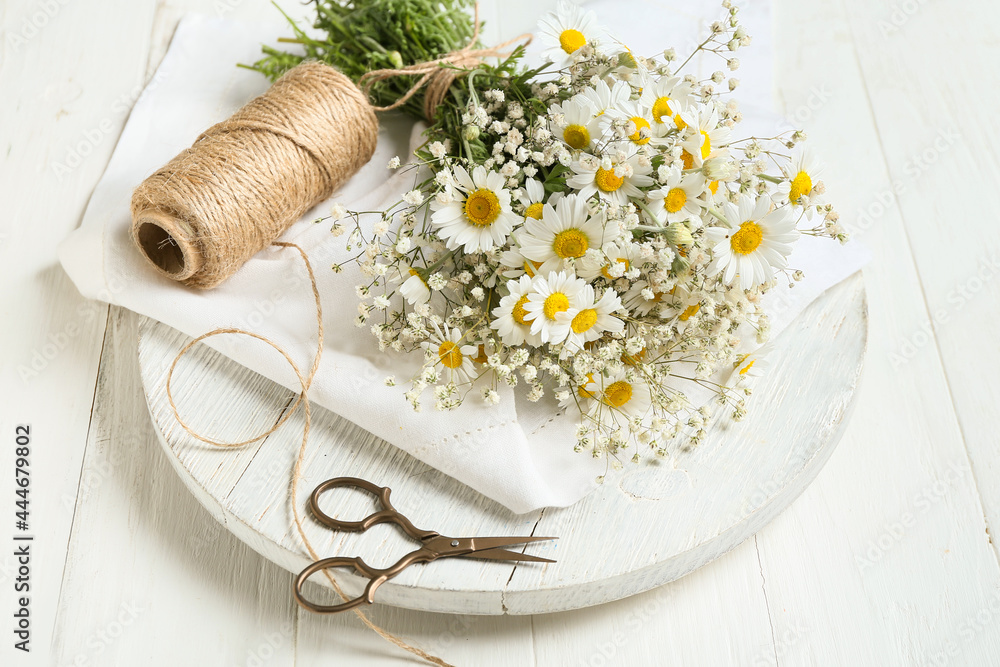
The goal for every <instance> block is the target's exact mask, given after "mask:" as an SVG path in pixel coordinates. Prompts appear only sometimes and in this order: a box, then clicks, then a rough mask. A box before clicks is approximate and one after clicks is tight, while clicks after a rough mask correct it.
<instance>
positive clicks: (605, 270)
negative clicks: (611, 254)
mask: <svg viewBox="0 0 1000 667" xmlns="http://www.w3.org/2000/svg"><path fill="white" fill-rule="evenodd" d="M615 261H616V262H617V263H619V264H624V265H625V270H626V271H628V270H629V269H630V268H632V263H631V262H629V261H628V260H627V259H625V258H624V257H619V258H618V259H616V260H615ZM601 275H602V276H604V277H605V278H607V279H608V280H614V279H615V278H614V276H612V275H611V264H605V265H604V268H602V269H601Z"/></svg>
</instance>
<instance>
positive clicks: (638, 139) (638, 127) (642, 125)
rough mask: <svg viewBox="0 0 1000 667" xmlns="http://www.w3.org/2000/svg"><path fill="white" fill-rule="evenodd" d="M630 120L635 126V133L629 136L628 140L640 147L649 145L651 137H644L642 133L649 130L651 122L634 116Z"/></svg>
mask: <svg viewBox="0 0 1000 667" xmlns="http://www.w3.org/2000/svg"><path fill="white" fill-rule="evenodd" d="M629 120H630V121H632V122H633V123H634V124H635V132H633V133H632V134H630V135H628V138H629V139H631V140H632V141H633V142H634V143H637V144H639V145H643V144H648V143H649V139H650V137H649V135H648V134H647V135H646V136H645V137H643V136H642V131H643V130H644V129H649V121H648V120H646V119H645V118H641V117H639V116H632V117H631V118H629Z"/></svg>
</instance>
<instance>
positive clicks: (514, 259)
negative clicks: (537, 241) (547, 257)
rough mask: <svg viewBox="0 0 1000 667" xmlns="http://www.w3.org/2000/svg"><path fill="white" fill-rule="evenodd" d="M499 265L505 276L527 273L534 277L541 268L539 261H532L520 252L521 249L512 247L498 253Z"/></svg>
mask: <svg viewBox="0 0 1000 667" xmlns="http://www.w3.org/2000/svg"><path fill="white" fill-rule="evenodd" d="M500 265H501V266H502V267H503V269H502V272H503V275H504V277H505V278H518V277H520V276H523V275H527V276H528V277H529V278H534V277H535V274H536V273H537V272H538V270H539V269H540V268H541V266H542V263H541V262H532V261H531V260H529V259H528V258H526V257H525V256H524V255H523V254H521V249H520V248H517V247H514V248H511V249H509V250H504V251H503V252H502V253H500Z"/></svg>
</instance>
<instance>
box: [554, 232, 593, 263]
mask: <svg viewBox="0 0 1000 667" xmlns="http://www.w3.org/2000/svg"><path fill="white" fill-rule="evenodd" d="M589 247H590V242H589V241H588V240H587V235H586V234H584V233H583V232H581V231H580V230H579V229H567V230H565V231H562V232H559V233H558V234H556V236H555V238H554V239H552V250H553V251H554V252H555V253H556V255H558V256H559V257H562V258H563V259H567V258H569V257H583V256H584V255H586V254H587V248H589Z"/></svg>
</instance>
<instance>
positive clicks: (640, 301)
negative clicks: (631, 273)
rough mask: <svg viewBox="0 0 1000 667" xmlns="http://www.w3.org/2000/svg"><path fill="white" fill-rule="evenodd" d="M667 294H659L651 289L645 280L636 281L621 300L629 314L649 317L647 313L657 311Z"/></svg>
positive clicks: (659, 292)
mask: <svg viewBox="0 0 1000 667" xmlns="http://www.w3.org/2000/svg"><path fill="white" fill-rule="evenodd" d="M668 294H669V292H661V291H659V290H655V289H653V287H652V286H651V285H650V284H649V283H648V282H646V281H645V280H637V281H635V283H633V284H632V287H630V288H629V289H628V291H627V292H625V295H624V299H623V300H624V302H625V307H626V308H628V309H629V311H630V312H633V313H636V314H637V315H649V313H650V312H651V311H653V310H654V309H659V307H660V305H661V304H662V303H663V300H664V298H665V297H666V296H667V295H668Z"/></svg>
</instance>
